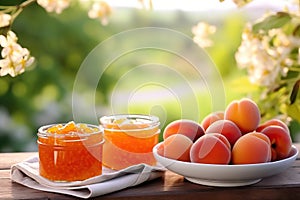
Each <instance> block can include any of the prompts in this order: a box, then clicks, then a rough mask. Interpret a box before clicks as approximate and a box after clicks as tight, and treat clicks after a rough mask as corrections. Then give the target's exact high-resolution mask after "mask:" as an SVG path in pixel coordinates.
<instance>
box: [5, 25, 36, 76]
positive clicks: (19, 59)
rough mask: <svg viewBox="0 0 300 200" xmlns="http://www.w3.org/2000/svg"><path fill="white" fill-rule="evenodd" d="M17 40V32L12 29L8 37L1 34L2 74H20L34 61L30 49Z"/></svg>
mask: <svg viewBox="0 0 300 200" xmlns="http://www.w3.org/2000/svg"><path fill="white" fill-rule="evenodd" d="M17 40H18V38H17V36H16V34H15V33H14V32H12V31H9V32H8V33H7V36H6V37H4V36H3V35H0V46H1V47H2V51H1V56H2V57H3V59H1V60H0V76H5V75H7V74H9V75H11V76H12V77H14V76H16V75H19V74H21V73H23V72H24V71H25V69H26V68H27V67H28V66H30V65H31V64H32V63H33V61H34V58H33V57H32V56H30V52H29V51H28V49H26V48H23V47H22V46H21V45H19V44H18V43H17Z"/></svg>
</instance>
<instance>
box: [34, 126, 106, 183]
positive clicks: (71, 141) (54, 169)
mask: <svg viewBox="0 0 300 200" xmlns="http://www.w3.org/2000/svg"><path fill="white" fill-rule="evenodd" d="M37 143H38V151H39V172H40V175H41V176H43V177H45V178H47V179H49V180H52V181H81V180H85V179H88V178H91V177H93V176H97V175H101V174H102V148H103V143H104V140H103V129H102V128H101V127H100V126H94V125H90V124H80V123H78V124H75V123H74V122H69V123H67V124H54V125H46V126H42V127H40V128H39V129H38V141H37Z"/></svg>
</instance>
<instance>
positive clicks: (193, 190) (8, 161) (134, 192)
mask: <svg viewBox="0 0 300 200" xmlns="http://www.w3.org/2000/svg"><path fill="white" fill-rule="evenodd" d="M295 146H296V147H297V148H298V149H300V143H297V144H295ZM35 154H36V153H2V154H0V199H1V200H2V199H5V200H6V199H58V200H59V199H75V198H74V197H71V196H67V195H61V194H56V193H48V192H41V191H37V190H33V189H30V188H27V187H24V186H22V185H20V184H17V183H14V182H12V181H11V180H10V166H11V165H12V164H14V163H17V162H20V161H22V160H24V159H26V158H28V157H30V156H33V155H35ZM141 198H142V199H146V200H147V199H158V200H159V199H168V200H169V199H184V200H192V199H222V200H224V199H230V200H232V199H243V200H245V199H272V200H273V199H300V158H299V157H298V158H297V160H296V162H295V163H294V165H293V166H292V167H291V168H289V169H288V170H286V171H285V172H283V173H281V174H279V175H276V176H272V177H269V178H265V179H263V180H262V181H261V182H259V183H257V184H255V185H251V186H244V187H230V188H221V187H209V186H203V185H197V184H193V183H190V182H188V181H186V180H185V179H184V178H183V177H182V176H180V175H177V174H174V173H172V172H170V171H167V172H165V174H164V176H163V177H162V178H159V179H156V180H153V181H150V182H146V183H144V184H141V185H139V186H136V187H133V188H128V189H125V190H122V191H119V192H115V193H111V194H108V195H104V196H99V197H98V198H93V199H122V200H126V199H141Z"/></svg>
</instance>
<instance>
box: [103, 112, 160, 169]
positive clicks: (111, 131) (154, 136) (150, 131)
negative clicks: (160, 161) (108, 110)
mask: <svg viewBox="0 0 300 200" xmlns="http://www.w3.org/2000/svg"><path fill="white" fill-rule="evenodd" d="M100 124H101V125H102V126H103V128H104V139H105V144H104V145H103V165H104V166H106V167H109V168H111V169H115V170H120V169H124V168H126V167H129V166H132V165H136V164H140V163H145V164H148V165H155V164H156V160H155V158H154V156H153V154H152V149H153V147H154V146H155V145H156V144H157V143H158V140H159V133H160V128H159V125H160V122H159V118H158V117H156V116H150V115H133V114H128V115H112V116H103V117H101V118H100Z"/></svg>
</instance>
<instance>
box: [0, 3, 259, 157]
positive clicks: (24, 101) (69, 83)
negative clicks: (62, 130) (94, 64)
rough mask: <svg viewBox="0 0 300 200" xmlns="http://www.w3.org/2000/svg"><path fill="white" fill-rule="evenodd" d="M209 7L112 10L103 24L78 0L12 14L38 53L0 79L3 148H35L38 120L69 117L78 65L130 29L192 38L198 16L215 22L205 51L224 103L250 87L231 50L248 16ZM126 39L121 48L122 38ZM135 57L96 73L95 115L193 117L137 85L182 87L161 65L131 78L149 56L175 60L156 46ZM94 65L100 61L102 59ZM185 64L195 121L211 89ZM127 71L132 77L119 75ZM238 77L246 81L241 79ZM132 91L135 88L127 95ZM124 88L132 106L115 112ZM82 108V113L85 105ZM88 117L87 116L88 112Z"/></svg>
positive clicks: (22, 38)
mask: <svg viewBox="0 0 300 200" xmlns="http://www.w3.org/2000/svg"><path fill="white" fill-rule="evenodd" d="M2 2H3V3H2ZM15 2H20V1H1V3H0V4H2V5H5V4H6V5H13V4H14V3H15ZM210 13H212V12H211V11H198V12H187V11H180V10H172V11H159V10H151V11H149V10H138V9H129V8H126V9H125V8H123V9H122V8H113V13H112V15H111V17H110V19H109V24H108V25H107V26H103V25H101V23H100V22H99V21H97V20H91V19H89V18H88V17H87V10H86V9H85V8H83V7H81V6H80V5H79V4H76V3H74V4H72V7H71V8H68V9H67V10H65V11H64V12H63V13H62V14H60V15H56V14H49V13H47V12H46V11H45V10H44V9H43V8H42V7H40V6H37V5H31V6H30V7H28V8H26V9H25V10H24V11H23V12H22V13H21V14H20V16H19V17H18V18H17V19H16V21H15V23H14V24H13V27H12V30H13V31H14V32H15V33H16V34H17V35H18V38H19V43H20V44H21V45H22V46H23V47H26V48H28V49H29V50H30V51H31V54H32V55H33V56H34V57H35V58H36V63H35V66H34V67H33V68H32V69H30V70H27V71H26V72H25V73H24V74H22V75H19V76H17V77H15V78H12V77H10V76H5V77H1V78H0V97H1V98H0V152H13V151H36V150H37V146H36V133H37V129H38V128H39V127H40V126H42V125H45V124H51V123H57V122H59V123H60V122H68V121H70V120H73V113H72V91H73V84H74V81H75V77H76V74H77V72H78V69H79V67H80V65H81V63H82V62H83V61H84V59H85V58H86V56H87V55H88V54H89V53H90V52H91V51H92V50H93V49H94V48H95V47H96V46H97V45H98V44H99V43H100V42H102V41H105V40H106V39H108V38H109V37H111V36H113V35H115V34H118V33H120V32H122V31H126V30H130V29H134V28H142V27H162V28H168V29H172V30H175V31H178V32H180V33H183V34H186V35H187V36H189V37H191V38H192V37H193V34H192V32H191V29H192V27H193V26H195V25H196V24H197V23H198V22H199V21H207V22H209V23H211V24H214V25H217V26H218V30H217V33H216V34H215V35H214V36H213V40H214V42H215V45H214V46H213V47H210V48H208V49H207V53H208V55H209V56H210V57H211V59H212V60H213V62H214V63H215V65H216V66H217V69H218V71H219V73H220V75H221V76H222V79H223V84H224V92H225V97H224V98H225V99H224V100H221V101H225V102H226V104H227V103H228V102H230V101H231V100H233V99H238V98H241V97H243V96H245V95H246V92H249V91H251V90H254V89H255V88H254V87H253V86H251V85H249V84H247V78H246V76H245V75H246V74H245V71H242V70H239V69H238V68H237V66H236V63H235V60H234V53H235V52H236V50H237V48H238V46H239V44H240V40H241V32H242V29H243V26H244V23H245V22H246V21H247V20H248V19H249V17H251V16H249V15H247V14H245V12H240V11H239V12H238V11H237V12H233V11H232V10H230V11H222V12H221V11H218V12H213V14H210ZM128 42H132V41H128ZM136 42H138V40H137V41H136ZM123 45H125V46H126V45H127V44H126V42H125V44H123ZM130 45H131V44H128V46H130ZM176 47H177V48H178V49H184V51H187V52H188V53H189V54H191V55H193V56H196V57H197V53H198V52H194V51H192V50H193V49H189V47H187V46H186V44H184V43H180V44H177V46H176ZM199 48H200V47H199ZM103 53H113V52H103ZM134 56H135V57H134V58H128V59H126V58H125V59H122V60H121V61H119V62H115V63H114V64H112V66H111V67H110V68H109V69H108V70H106V71H105V73H104V74H103V76H102V77H101V80H100V82H99V87H98V88H97V91H96V96H95V99H96V106H97V108H96V112H97V113H96V114H97V115H98V116H99V117H100V116H102V115H105V114H111V113H112V112H132V113H144V114H155V115H158V116H159V117H160V118H161V119H162V126H161V128H162V129H163V128H164V126H165V125H166V124H167V123H169V122H170V121H172V120H175V119H179V118H181V117H186V118H188V117H189V116H190V115H188V114H187V115H186V116H183V111H182V109H183V108H182V105H181V104H180V101H178V99H177V100H176V98H174V97H172V96H170V95H171V94H169V93H167V94H165V95H162V96H165V97H161V95H160V93H159V92H157V91H156V90H155V89H159V91H160V92H161V88H156V87H155V86H153V85H152V86H151V87H149V88H147V86H145V87H143V88H142V90H138V89H137V87H138V85H137V84H140V83H141V82H140V81H141V80H145V79H146V80H147V79H149V81H151V79H153V78H155V79H154V80H155V81H156V82H159V80H161V81H162V80H164V81H167V82H169V83H171V84H174V85H176V87H177V86H178V88H180V84H181V83H180V82H178V83H177V82H176V81H177V80H179V79H178V78H176V76H171V75H170V74H169V70H165V71H164V70H161V72H158V74H159V75H154V76H153V77H152V78H151V76H149V73H153V70H154V69H157V68H156V67H157V66H155V67H154V68H151V69H150V71H147V69H145V70H142V72H141V73H139V74H138V75H135V76H133V75H130V74H129V71H130V69H131V67H132V66H137V64H141V63H149V62H151V59H154V60H156V61H159V62H161V63H162V64H165V63H166V64H168V65H169V66H168V67H169V68H170V67H172V66H173V65H175V64H176V65H178V63H175V62H177V61H174V60H172V57H170V55H169V54H164V53H159V52H157V53H155V52H154V53H153V52H151V53H149V54H147V52H144V54H140V55H139V54H137V55H134ZM98 64H99V66H101V64H102V63H98ZM103 65H104V63H103ZM121 66H122V68H120V67H121ZM177 67H178V66H177ZM158 70H159V69H158ZM177 70H178V69H177ZM189 70H190V69H189V68H185V67H184V65H183V66H182V68H181V69H180V70H178V71H177V73H178V72H180V73H182V74H186V76H185V77H188V78H190V80H185V81H187V82H189V81H191V82H192V83H193V85H194V86H195V88H196V90H195V92H194V95H195V96H196V101H191V102H190V103H189V99H193V98H195V97H194V96H192V97H189V96H188V95H189V94H187V96H186V99H185V100H184V101H185V102H186V103H187V104H188V105H190V106H189V107H188V108H185V112H191V113H193V112H195V108H196V107H197V108H199V110H200V113H196V115H197V116H196V118H197V119H195V120H197V121H199V122H200V121H201V119H203V118H204V117H205V116H206V115H207V114H208V113H210V112H211V111H212V109H213V108H212V105H211V99H210V98H211V96H210V93H209V91H204V92H203V90H202V89H201V87H203V86H201V83H199V84H198V83H197V78H195V77H194V76H193V75H189ZM137 72H138V71H136V73H137ZM126 75H130V76H128V77H127V78H125V80H123V78H124V77H126ZM157 77H158V79H156V78H157ZM174 77H175V78H174ZM120 79H122V80H120ZM122 81H124V82H122ZM241 81H244V82H243V84H241ZM194 83H195V84H194ZM197 84H198V85H197ZM120 85H121V87H120ZM194 86H193V87H194ZM198 86H199V88H197V87H198ZM132 89H135V90H136V91H137V92H136V93H132V91H131V90H132ZM179 91H180V90H179ZM145 92H146V93H148V95H150V98H148V97H144V98H142V97H143V94H144V93H145ZM122 94H123V96H125V99H124V100H126V101H127V102H125V103H129V104H127V105H125V108H113V109H117V110H113V109H112V102H114V99H112V97H113V98H117V99H119V100H120V99H122ZM124 94H125V95H124ZM127 94H133V95H140V96H142V97H139V98H136V99H135V98H134V97H132V96H131V99H130V102H129V100H128V99H126V98H128V96H127ZM168 95H169V96H168ZM81 98H82V101H83V105H84V104H89V103H90V102H91V101H90V97H89V96H84V95H82V96H81ZM153 99H155V101H154V100H153ZM118 105H119V104H118ZM82 111H83V112H84V107H83V108H82ZM87 114H88V113H87ZM194 114H195V113H194ZM194 114H192V115H191V116H194ZM86 122H89V119H88V118H87V119H86Z"/></svg>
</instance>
